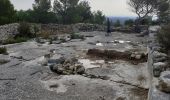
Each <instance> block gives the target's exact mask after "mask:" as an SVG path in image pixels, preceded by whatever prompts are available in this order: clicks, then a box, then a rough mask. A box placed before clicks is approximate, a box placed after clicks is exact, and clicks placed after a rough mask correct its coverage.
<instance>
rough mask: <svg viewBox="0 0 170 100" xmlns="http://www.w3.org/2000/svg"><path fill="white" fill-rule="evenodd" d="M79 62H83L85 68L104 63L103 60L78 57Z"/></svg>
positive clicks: (95, 66)
mask: <svg viewBox="0 0 170 100" xmlns="http://www.w3.org/2000/svg"><path fill="white" fill-rule="evenodd" d="M79 62H80V63H82V64H83V66H84V67H85V69H89V68H97V67H101V66H100V65H102V64H104V60H96V61H91V60H89V59H79Z"/></svg>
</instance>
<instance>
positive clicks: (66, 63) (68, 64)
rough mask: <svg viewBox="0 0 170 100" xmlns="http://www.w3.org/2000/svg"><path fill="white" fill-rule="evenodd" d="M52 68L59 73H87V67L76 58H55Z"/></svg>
mask: <svg viewBox="0 0 170 100" xmlns="http://www.w3.org/2000/svg"><path fill="white" fill-rule="evenodd" d="M49 67H50V70H51V71H52V72H55V73H57V74H64V75H70V74H83V73H85V68H84V66H83V64H82V63H80V62H78V59H76V58H70V59H66V58H63V57H61V58H59V59H57V60H53V64H51V65H50V66H49Z"/></svg>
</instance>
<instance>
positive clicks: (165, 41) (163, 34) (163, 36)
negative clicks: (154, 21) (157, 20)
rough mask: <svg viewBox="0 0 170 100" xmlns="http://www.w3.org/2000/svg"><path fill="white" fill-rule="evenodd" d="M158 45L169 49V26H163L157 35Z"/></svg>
mask: <svg viewBox="0 0 170 100" xmlns="http://www.w3.org/2000/svg"><path fill="white" fill-rule="evenodd" d="M157 39H158V41H159V43H160V44H161V45H162V46H163V47H164V48H165V49H166V50H168V49H170V24H169V25H166V26H163V27H162V29H161V30H160V31H159V33H158V34H157Z"/></svg>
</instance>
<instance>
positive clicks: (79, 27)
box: [41, 23, 106, 34]
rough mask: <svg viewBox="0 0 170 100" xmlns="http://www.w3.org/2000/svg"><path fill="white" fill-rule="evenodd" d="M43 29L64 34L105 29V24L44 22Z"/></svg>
mask: <svg viewBox="0 0 170 100" xmlns="http://www.w3.org/2000/svg"><path fill="white" fill-rule="evenodd" d="M41 29H42V30H44V31H48V32H50V33H51V34H64V33H73V32H87V31H105V29H106V28H105V26H102V25H95V24H85V23H79V24H72V25H60V24H42V25H41Z"/></svg>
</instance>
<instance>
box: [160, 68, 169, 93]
mask: <svg viewBox="0 0 170 100" xmlns="http://www.w3.org/2000/svg"><path fill="white" fill-rule="evenodd" d="M158 88H159V89H160V90H161V91H163V92H167V93H170V71H165V72H162V73H161V76H160V78H159V85H158Z"/></svg>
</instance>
